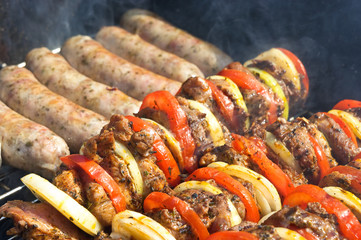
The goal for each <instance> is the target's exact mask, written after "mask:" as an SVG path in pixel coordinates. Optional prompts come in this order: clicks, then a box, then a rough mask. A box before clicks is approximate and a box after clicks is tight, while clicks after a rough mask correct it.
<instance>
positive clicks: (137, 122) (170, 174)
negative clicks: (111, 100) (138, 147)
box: [125, 116, 180, 187]
mask: <svg viewBox="0 0 361 240" xmlns="http://www.w3.org/2000/svg"><path fill="white" fill-rule="evenodd" d="M125 118H127V119H128V120H129V121H131V122H132V128H133V130H134V131H136V132H139V131H141V130H146V131H147V132H149V133H150V134H151V135H153V136H154V143H153V149H154V151H155V153H154V156H155V157H156V158H157V161H156V162H155V163H156V164H157V165H158V166H159V168H160V169H161V170H162V171H163V173H164V175H165V177H166V179H167V182H168V183H169V185H170V186H171V187H175V186H177V185H178V184H179V183H180V171H179V167H178V164H177V162H176V160H174V158H173V155H172V153H171V152H170V150H169V149H168V148H167V146H166V145H165V144H164V142H163V140H162V139H161V138H160V136H159V135H158V133H157V132H156V131H155V130H154V129H153V128H152V127H151V126H150V125H149V124H148V123H147V122H145V121H143V120H142V119H140V118H137V117H133V116H125Z"/></svg>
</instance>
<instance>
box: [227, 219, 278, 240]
mask: <svg viewBox="0 0 361 240" xmlns="http://www.w3.org/2000/svg"><path fill="white" fill-rule="evenodd" d="M228 230H229V231H245V232H249V233H252V234H253V235H255V236H257V237H258V238H259V239H260V240H271V239H272V240H281V239H282V238H281V237H280V236H279V235H278V234H277V232H276V230H275V228H274V227H273V226H271V225H259V224H257V223H254V222H249V221H244V222H242V223H240V224H239V225H237V226H234V227H232V228H230V229H228Z"/></svg>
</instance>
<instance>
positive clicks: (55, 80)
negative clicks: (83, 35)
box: [26, 48, 140, 118]
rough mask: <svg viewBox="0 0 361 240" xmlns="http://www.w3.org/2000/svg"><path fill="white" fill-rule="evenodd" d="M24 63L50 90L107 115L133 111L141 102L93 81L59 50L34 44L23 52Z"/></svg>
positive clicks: (130, 113) (135, 110)
mask: <svg viewBox="0 0 361 240" xmlns="http://www.w3.org/2000/svg"><path fill="white" fill-rule="evenodd" d="M26 64H27V65H26V66H27V67H28V68H29V69H30V70H31V71H32V72H33V73H34V75H35V76H36V78H37V79H38V80H39V81H40V82H41V83H42V84H44V85H45V86H47V87H48V88H49V89H50V90H51V91H54V92H56V93H58V94H60V95H62V96H64V97H66V98H68V99H70V100H71V101H73V102H75V103H77V104H79V105H81V106H83V107H85V108H88V109H90V110H92V111H94V112H97V113H99V114H101V115H103V116H105V117H107V118H110V117H111V116H112V115H113V114H124V115H132V114H133V113H135V112H137V111H138V110H139V107H140V102H139V101H137V100H135V99H134V98H132V97H129V96H127V95H126V94H124V93H123V92H121V91H120V90H118V89H117V88H114V87H110V86H107V85H105V84H102V83H99V82H96V81H94V80H92V79H90V78H88V77H86V76H84V75H83V74H81V73H79V72H78V71H76V70H75V69H74V68H72V67H71V66H70V65H69V63H68V62H67V61H66V60H65V59H64V58H63V57H62V56H61V55H58V54H54V53H52V52H51V51H50V50H49V49H47V48H36V49H33V50H32V51H30V52H29V53H28V55H27V56H26Z"/></svg>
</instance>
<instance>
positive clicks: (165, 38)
mask: <svg viewBox="0 0 361 240" xmlns="http://www.w3.org/2000/svg"><path fill="white" fill-rule="evenodd" d="M120 24H121V25H122V27H123V28H125V29H126V30H127V31H129V32H131V33H135V34H138V35H139V36H140V37H141V38H143V39H144V40H146V41H148V42H150V43H152V44H154V45H156V46H157V47H159V48H161V49H163V50H165V51H168V52H171V53H174V54H176V55H178V56H179V57H182V58H184V59H186V60H188V61H190V62H191V63H194V64H195V65H197V66H198V67H199V68H200V69H201V70H202V71H203V73H204V75H206V76H210V75H213V74H216V73H217V72H219V71H220V70H222V69H223V68H224V67H225V66H226V65H228V64H229V63H231V62H232V59H231V58H230V57H229V56H228V55H227V54H225V53H224V52H222V51H221V50H220V49H219V48H217V47H216V46H214V45H212V44H210V43H207V42H205V41H202V40H200V39H199V38H196V37H194V36H192V35H190V34H189V33H187V32H185V31H183V30H181V29H179V28H176V27H174V26H172V25H171V24H169V23H167V22H165V21H164V20H162V19H160V18H159V17H157V16H155V15H154V14H153V13H150V12H149V11H146V10H141V9H132V10H129V11H128V12H126V13H125V14H124V15H123V17H122V19H121V23H120Z"/></svg>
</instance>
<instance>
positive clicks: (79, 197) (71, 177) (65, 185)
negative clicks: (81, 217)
mask: <svg viewBox="0 0 361 240" xmlns="http://www.w3.org/2000/svg"><path fill="white" fill-rule="evenodd" d="M53 183H54V185H55V186H56V187H57V188H59V189H60V190H62V191H63V192H65V193H66V194H68V195H69V196H70V197H72V198H73V199H75V200H76V201H77V202H78V203H79V204H80V205H84V204H85V202H86V199H85V192H84V188H83V185H82V182H81V180H80V176H79V175H78V173H77V171H75V170H68V171H63V172H62V173H60V174H59V175H57V176H56V177H55V178H54V181H53Z"/></svg>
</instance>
